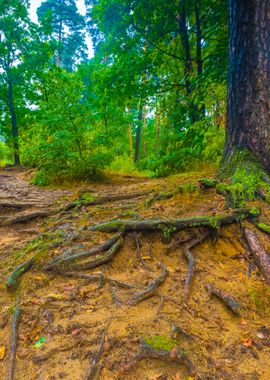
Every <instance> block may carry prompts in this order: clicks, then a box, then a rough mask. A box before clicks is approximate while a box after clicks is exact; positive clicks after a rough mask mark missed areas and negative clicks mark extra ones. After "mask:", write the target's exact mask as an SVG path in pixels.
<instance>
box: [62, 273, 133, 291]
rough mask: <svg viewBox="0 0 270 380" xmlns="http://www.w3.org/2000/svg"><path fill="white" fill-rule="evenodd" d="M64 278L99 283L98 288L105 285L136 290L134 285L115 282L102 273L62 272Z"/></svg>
mask: <svg viewBox="0 0 270 380" xmlns="http://www.w3.org/2000/svg"><path fill="white" fill-rule="evenodd" d="M62 275H63V276H65V277H74V278H81V279H83V280H86V281H88V282H99V283H100V284H101V286H100V287H102V286H103V285H105V284H106V283H108V284H110V285H112V286H118V287H119V288H123V289H135V288H137V286H136V285H131V284H127V283H126V282H122V281H119V280H115V279H113V278H109V277H106V276H104V274H103V273H102V272H99V273H95V274H84V273H77V272H64V273H62Z"/></svg>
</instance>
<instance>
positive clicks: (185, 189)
mask: <svg viewBox="0 0 270 380" xmlns="http://www.w3.org/2000/svg"><path fill="white" fill-rule="evenodd" d="M197 190H198V187H197V186H196V185H195V184H194V183H191V182H189V183H185V184H184V185H180V186H178V191H179V193H181V194H193V193H195V192H196V191H197Z"/></svg>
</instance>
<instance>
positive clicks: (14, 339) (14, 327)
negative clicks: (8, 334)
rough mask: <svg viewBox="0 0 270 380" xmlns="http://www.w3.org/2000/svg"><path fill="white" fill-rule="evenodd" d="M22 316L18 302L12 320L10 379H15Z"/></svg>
mask: <svg viewBox="0 0 270 380" xmlns="http://www.w3.org/2000/svg"><path fill="white" fill-rule="evenodd" d="M20 316H21V310H20V306H19V303H18V302H17V304H16V307H15V310H14V314H13V321H12V338H11V339H12V341H11V362H10V368H9V373H8V380H13V379H14V373H15V365H16V352H17V344H18V337H19V334H18V327H19V322H20Z"/></svg>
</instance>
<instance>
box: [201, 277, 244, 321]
mask: <svg viewBox="0 0 270 380" xmlns="http://www.w3.org/2000/svg"><path fill="white" fill-rule="evenodd" d="M206 289H207V290H208V292H209V294H210V295H215V296H216V297H217V298H219V299H220V300H221V301H222V302H223V303H224V304H225V305H226V306H227V307H228V308H229V309H230V310H231V311H232V312H233V313H234V314H236V315H240V305H239V303H238V302H236V301H235V299H234V298H232V297H231V296H230V295H229V294H228V293H226V292H224V291H223V290H221V289H218V288H216V287H215V286H214V285H213V284H207V285H206Z"/></svg>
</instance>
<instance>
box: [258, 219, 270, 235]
mask: <svg viewBox="0 0 270 380" xmlns="http://www.w3.org/2000/svg"><path fill="white" fill-rule="evenodd" d="M257 227H258V228H259V229H260V230H262V231H264V232H266V233H268V234H270V225H269V224H266V223H263V222H259V223H258V224H257Z"/></svg>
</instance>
